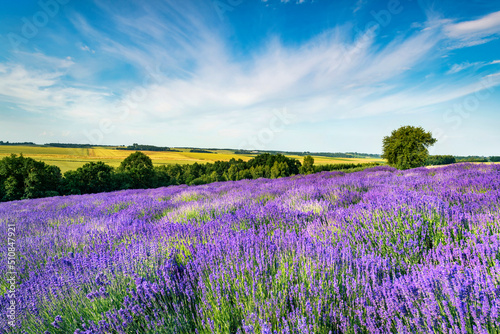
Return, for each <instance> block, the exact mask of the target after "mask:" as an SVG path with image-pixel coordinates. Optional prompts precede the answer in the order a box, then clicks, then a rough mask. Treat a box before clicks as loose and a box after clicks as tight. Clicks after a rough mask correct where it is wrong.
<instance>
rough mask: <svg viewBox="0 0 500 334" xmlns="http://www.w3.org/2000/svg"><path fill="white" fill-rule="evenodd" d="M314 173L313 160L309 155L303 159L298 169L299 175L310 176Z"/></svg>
mask: <svg viewBox="0 0 500 334" xmlns="http://www.w3.org/2000/svg"><path fill="white" fill-rule="evenodd" d="M312 173H314V158H313V157H311V156H310V155H306V156H305V157H304V162H303V163H302V167H301V168H300V174H312Z"/></svg>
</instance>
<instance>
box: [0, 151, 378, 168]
mask: <svg viewBox="0 0 500 334" xmlns="http://www.w3.org/2000/svg"><path fill="white" fill-rule="evenodd" d="M176 150H179V151H181V152H150V151H143V152H144V153H145V154H147V155H148V156H149V157H150V158H151V160H153V164H154V165H156V166H158V165H167V164H193V163H195V162H197V163H207V162H214V161H217V160H222V161H229V160H231V159H232V158H235V159H242V160H244V161H248V160H250V159H251V158H253V157H254V156H255V154H248V155H244V154H234V153H232V151H228V150H210V151H211V152H214V153H192V152H189V149H176ZM133 152H134V151H128V150H116V149H114V148H113V147H95V148H58V147H39V146H4V145H1V146H0V158H3V157H6V156H9V155H10V154H13V153H14V154H21V153H22V154H23V155H24V156H25V157H30V158H33V159H35V160H40V161H43V162H45V163H47V164H50V165H55V166H58V167H59V168H61V171H62V172H63V173H64V172H66V171H68V170H75V169H77V168H78V167H81V166H83V165H84V164H86V163H88V162H91V161H103V162H105V163H107V164H109V165H110V166H113V167H118V166H119V165H120V163H121V162H122V161H123V159H125V158H126V157H127V156H129V155H130V154H131V153H133ZM288 157H291V158H295V159H298V160H299V161H301V162H302V159H303V157H301V156H295V155H288ZM314 161H315V164H318V165H322V164H341V163H356V164H357V163H367V162H384V161H383V160H381V159H368V158H367V159H363V158H355V159H354V158H353V159H350V158H328V157H317V156H314Z"/></svg>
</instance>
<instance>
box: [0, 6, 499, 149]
mask: <svg viewBox="0 0 500 334" xmlns="http://www.w3.org/2000/svg"><path fill="white" fill-rule="evenodd" d="M499 37H500V2H498V1H487V0H468V1H466V0H456V1H451V0H443V1H435V2H432V1H428V0H420V1H418V0H400V1H397V0H390V1H368V0H354V1H342V0H339V1H326V0H314V1H311V0H289V1H285V0H281V1H280V0H267V1H263V0H260V1H259V0H253V1H250V0H220V1H219V0H217V1H213V0H197V1H177V0H175V1H174V0H163V1H156V0H154V1H153V0H152V1H128V0H121V1H111V0H108V1H97V0H96V1H91V0H86V1H76V0H41V1H40V2H38V1H21V2H6V1H4V2H2V4H1V5H0V137H1V138H0V140H4V141H5V140H9V141H34V142H37V143H47V142H76V143H92V144H95V145H98V144H132V143H134V142H137V143H144V144H154V145H162V146H194V147H220V148H244V149H277V150H293V151H329V152H345V151H358V152H370V153H380V151H381V142H382V138H383V137H384V136H385V135H388V134H390V132H391V131H392V130H393V129H395V128H397V127H399V126H401V125H416V126H423V127H424V128H425V129H427V130H429V131H431V132H432V133H433V134H434V136H435V137H437V138H438V143H437V144H436V145H435V146H434V147H433V148H432V149H431V153H433V154H455V155H475V154H478V155H500V131H498V128H499V125H500V108H499V107H500V39H499Z"/></svg>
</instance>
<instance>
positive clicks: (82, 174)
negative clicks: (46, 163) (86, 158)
mask: <svg viewBox="0 0 500 334" xmlns="http://www.w3.org/2000/svg"><path fill="white" fill-rule="evenodd" d="M64 186H65V189H66V192H67V193H69V194H92V193H99V192H105V191H112V190H115V185H114V180H113V167H111V166H109V165H106V164H105V163H104V162H102V161H98V162H89V163H87V164H85V165H83V166H82V167H80V168H78V169H77V170H76V171H68V172H66V173H64Z"/></svg>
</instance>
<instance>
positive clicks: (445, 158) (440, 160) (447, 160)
mask: <svg viewBox="0 0 500 334" xmlns="http://www.w3.org/2000/svg"><path fill="white" fill-rule="evenodd" d="M456 162H457V160H456V159H455V157H454V156H452V155H430V156H429V157H428V158H427V161H426V162H425V164H426V165H427V166H439V165H449V164H454V163H456Z"/></svg>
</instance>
